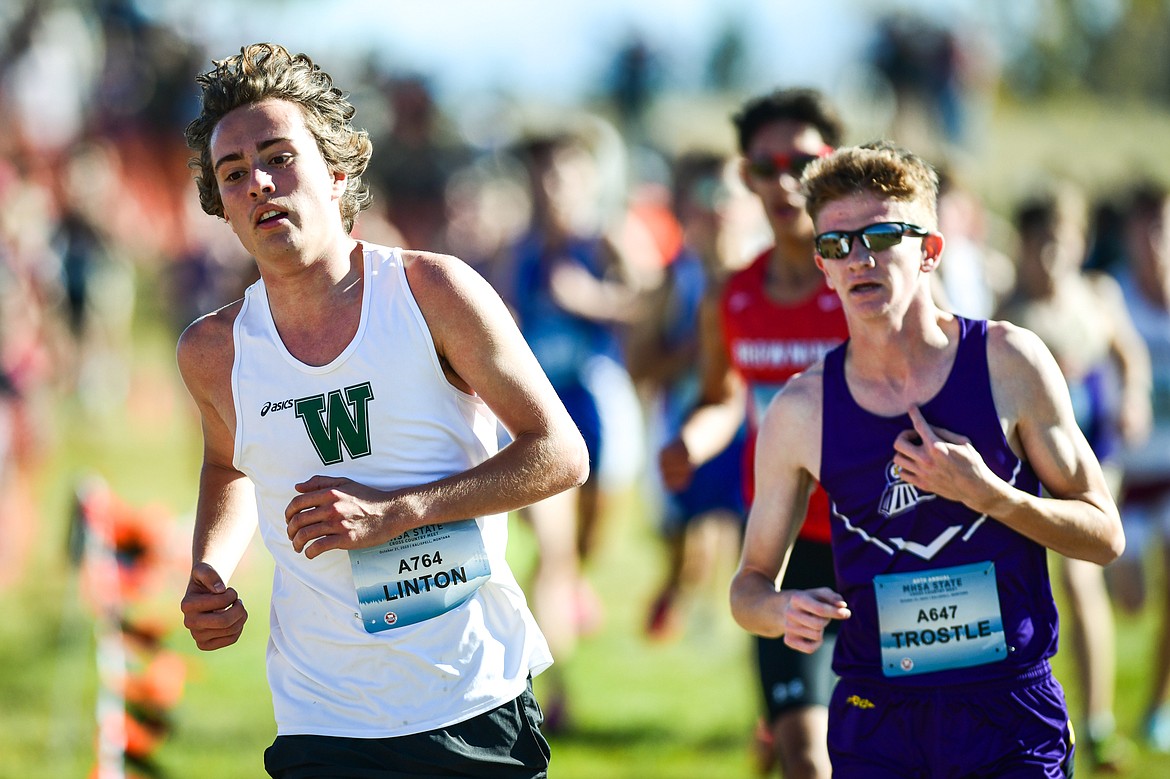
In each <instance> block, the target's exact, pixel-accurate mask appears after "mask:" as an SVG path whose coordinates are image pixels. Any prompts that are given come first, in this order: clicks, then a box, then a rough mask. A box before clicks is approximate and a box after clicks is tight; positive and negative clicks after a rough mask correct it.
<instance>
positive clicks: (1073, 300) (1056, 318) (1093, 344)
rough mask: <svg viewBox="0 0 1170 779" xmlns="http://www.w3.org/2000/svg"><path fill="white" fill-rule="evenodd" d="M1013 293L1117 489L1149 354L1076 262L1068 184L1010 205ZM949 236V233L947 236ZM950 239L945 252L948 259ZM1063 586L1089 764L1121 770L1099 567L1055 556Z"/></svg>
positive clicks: (1078, 199) (1144, 404)
mask: <svg viewBox="0 0 1170 779" xmlns="http://www.w3.org/2000/svg"><path fill="white" fill-rule="evenodd" d="M1015 227H1016V230H1017V232H1018V235H1019V250H1018V275H1017V284H1016V289H1015V292H1014V293H1013V294H1012V295H1011V296H1010V297H1009V299H1008V300H1007V301H1006V303H1005V304H1004V306H1003V308H1002V309H1001V310H1000V311H999V313H998V314H997V318H1000V319H1007V320H1009V321H1011V322H1013V323H1015V324H1017V325H1020V326H1021V327H1025V328H1028V329H1029V330H1032V331H1033V332H1035V333H1036V334H1037V335H1038V336H1040V338H1041V340H1043V341H1044V343H1045V344H1046V345H1047V346H1048V348H1049V349H1050V350H1051V351H1052V354H1053V356H1054V357H1055V358H1056V362H1057V364H1058V365H1059V366H1060V369H1061V372H1062V373H1063V374H1064V378H1065V380H1066V381H1067V382H1068V386H1069V392H1070V394H1071V396H1072V400H1073V412H1074V413H1075V415H1076V420H1077V425H1078V427H1080V429H1081V432H1083V433H1084V434H1085V437H1086V438H1087V439H1088V441H1089V444H1090V446H1092V448H1093V452H1094V453H1095V454H1096V455H1097V459H1098V460H1100V462H1101V467H1102V469H1103V470H1104V472H1105V476H1106V478H1107V479H1108V481H1109V488H1110V491H1111V492H1112V493H1113V494H1114V495H1119V494H1120V491H1121V470H1120V468H1119V467H1118V464H1117V455H1118V452H1119V449H1120V447H1121V445H1122V444H1124V445H1129V446H1134V445H1138V444H1140V443H1141V442H1142V441H1144V440H1145V438H1146V436H1148V435H1149V428H1150V402H1149V391H1150V360H1149V354H1148V353H1147V351H1146V346H1145V344H1144V343H1143V342H1142V339H1141V336H1139V335H1138V333H1137V331H1136V330H1135V329H1134V326H1133V322H1132V321H1131V320H1130V318H1129V314H1128V312H1127V311H1126V306H1125V301H1124V299H1123V298H1122V296H1121V290H1120V289H1119V288H1118V285H1117V282H1116V281H1115V280H1114V279H1113V278H1112V277H1111V276H1107V275H1105V274H1103V273H1100V272H1085V271H1084V270H1083V269H1082V265H1083V263H1084V260H1085V249H1086V242H1087V237H1086V235H1087V230H1088V204H1087V201H1086V199H1085V197H1084V195H1083V193H1082V192H1081V191H1080V190H1079V189H1078V188H1076V187H1075V186H1073V185H1071V184H1063V185H1059V186H1054V187H1052V188H1050V189H1049V190H1048V191H1045V192H1043V193H1041V194H1038V195H1036V196H1034V197H1031V198H1028V199H1026V200H1024V201H1023V202H1022V203H1020V204H1019V205H1018V207H1017V209H1016V216H1015ZM948 237H949V236H948ZM950 248H951V247H950V244H949V242H948V245H947V250H948V253H947V257H948V260H949V259H950ZM1060 562H1061V573H1062V578H1063V582H1064V586H1065V590H1066V593H1067V595H1068V606H1069V617H1070V620H1069V621H1070V623H1071V624H1070V628H1071V633H1070V635H1071V637H1072V650H1073V659H1074V662H1075V664H1076V666H1077V674H1078V679H1077V681H1078V683H1079V684H1080V685H1081V695H1082V708H1081V712H1080V715H1081V721H1082V728H1079V729H1078V732H1079V733H1081V734H1082V737H1081V738H1080V739H1079V740H1078V746H1079V747H1082V748H1084V749H1085V750H1086V753H1087V756H1088V759H1089V761H1090V762H1091V763H1092V764H1093V766H1094V768H1095V769H1099V770H1102V771H1110V772H1116V771H1120V770H1123V769H1124V767H1125V764H1126V762H1127V759H1128V758H1129V757H1130V756H1131V755H1130V752H1131V750H1130V747H1129V745H1128V743H1127V742H1125V741H1124V740H1123V739H1122V738H1121V737H1120V736H1119V735H1118V734H1117V733H1116V721H1115V719H1114V714H1113V704H1114V687H1115V679H1116V635H1115V631H1114V623H1113V611H1112V606H1111V604H1110V601H1109V594H1108V592H1107V590H1106V587H1105V576H1104V570H1103V569H1102V567H1101V566H1099V565H1097V564H1095V563H1091V562H1087V561H1085V560H1076V559H1073V558H1069V557H1064V556H1060Z"/></svg>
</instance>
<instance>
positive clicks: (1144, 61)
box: [1002, 0, 1170, 104]
mask: <svg viewBox="0 0 1170 779" xmlns="http://www.w3.org/2000/svg"><path fill="white" fill-rule="evenodd" d="M1037 6H1038V8H1037V14H1038V15H1037V17H1036V19H1035V23H1034V24H1033V25H1031V29H1030V31H1029V33H1028V34H1027V38H1028V39H1027V40H1026V45H1024V46H1022V47H1021V48H1020V49H1019V50H1018V52H1017V53H1016V56H1011V57H1009V58H1008V59H1007V61H1005V63H1004V78H1003V82H1002V83H1003V87H1004V89H1005V90H1006V91H1007V93H1008V94H1009V95H1011V96H1014V97H1017V98H1021V99H1026V98H1032V97H1043V96H1052V95H1059V94H1067V93H1070V92H1081V91H1085V90H1087V91H1088V92H1090V93H1092V94H1095V95H1099V96H1101V97H1107V98H1131V99H1141V100H1150V101H1154V102H1156V103H1159V104H1170V2H1167V0H1040V2H1038V4H1037Z"/></svg>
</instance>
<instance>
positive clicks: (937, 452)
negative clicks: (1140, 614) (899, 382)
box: [895, 322, 1125, 565]
mask: <svg viewBox="0 0 1170 779" xmlns="http://www.w3.org/2000/svg"><path fill="white" fill-rule="evenodd" d="M987 348H988V365H989V367H990V371H991V382H992V392H993V394H994V396H995V406H996V409H997V410H998V412H999V415H1000V418H1001V419H1002V420H1004V425H1005V428H1006V434H1007V436H1008V441H1009V442H1011V444H1012V446H1013V448H1015V449H1016V450H1017V453H1019V454H1020V455H1021V456H1022V457H1023V459H1025V460H1027V461H1028V462H1029V463H1030V464H1031V466H1032V468H1033V469H1034V470H1035V471H1036V475H1037V476H1038V477H1039V478H1040V482H1041V483H1042V484H1043V485H1044V487H1045V488H1046V489H1047V490H1048V493H1049V494H1050V495H1051V496H1052V497H1036V496H1034V495H1030V494H1028V493H1026V492H1024V491H1022V490H1019V489H1016V488H1015V487H1013V486H1011V485H1010V484H1008V483H1007V482H1005V481H1004V480H1003V479H1001V478H999V477H998V476H997V475H996V474H995V473H993V472H992V471H991V469H990V468H988V467H987V465H986V463H984V461H983V459H982V457H980V455H979V453H978V452H976V451H975V449H974V448H973V447H972V446H971V444H970V442H969V441H968V440H967V439H966V438H965V437H963V436H957V435H955V434H954V433H953V432H951V431H947V430H942V429H937V428H931V427H930V426H929V425H927V424H926V422H925V420H924V419H923V418H922V415H921V413H919V412H918V410H917V409H911V411H910V413H911V419H912V420H914V424H915V430H914V434H915V435H916V436H917V437H918V438H920V439H921V441H915V440H911V439H912V436H911V435H910V434H909V431H908V432H907V433H904V434H903V435H902V436H900V437H899V438H898V440H897V442H896V443H895V449H896V451H897V452H898V454H897V455H896V457H895V463H897V464H898V465H899V467H901V468H902V477H903V478H904V479H905V480H906V482H907V483H909V484H913V485H914V486H915V487H918V488H919V489H924V490H927V491H929V492H933V493H935V494H937V495H941V496H942V497H944V498H949V499H951V500H956V501H959V502H961V503H963V504H965V505H967V506H969V507H970V508H972V509H974V510H976V511H978V512H980V513H984V514H987V515H988V516H989V517H992V518H994V519H996V520H998V521H1000V522H1003V523H1004V524H1006V525H1008V526H1009V527H1011V528H1013V529H1014V530H1016V531H1018V532H1019V533H1021V534H1022V535H1024V536H1027V537H1028V538H1030V539H1032V540H1033V541H1036V542H1037V543H1039V544H1042V545H1044V546H1046V547H1048V548H1049V549H1052V550H1053V551H1055V552H1058V553H1060V554H1063V555H1065V556H1068V557H1075V558H1078V559H1082V560H1089V561H1091V562H1095V563H1099V564H1101V565H1105V564H1108V563H1110V562H1112V561H1113V560H1114V559H1116V558H1117V556H1118V555H1120V554H1121V552H1122V550H1123V549H1124V548H1125V537H1124V535H1123V534H1122V530H1121V520H1120V518H1119V516H1118V512H1117V507H1116V505H1115V504H1114V502H1113V498H1112V497H1111V495H1110V492H1109V488H1108V486H1107V483H1106V480H1105V476H1104V474H1103V473H1102V471H1101V466H1100V463H1098V461H1097V458H1096V456H1095V455H1094V454H1093V450H1092V449H1091V448H1090V447H1089V443H1088V442H1087V441H1086V440H1085V436H1084V434H1082V433H1081V431H1080V428H1078V427H1077V424H1076V420H1075V419H1074V417H1073V410H1072V402H1071V400H1070V399H1069V393H1068V387H1067V385H1066V384H1065V381H1064V377H1063V375H1062V374H1061V372H1060V368H1059V366H1057V364H1056V360H1055V359H1054V358H1053V357H1052V353H1051V352H1049V351H1048V348H1047V347H1046V346H1045V345H1044V344H1043V342H1042V341H1041V340H1040V339H1039V337H1037V336H1036V335H1035V334H1034V333H1032V332H1031V331H1029V330H1025V329H1023V328H1019V327H1016V326H1014V325H1011V324H1008V323H1006V322H993V323H991V324H990V326H989V330H988V340H987Z"/></svg>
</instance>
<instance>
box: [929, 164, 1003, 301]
mask: <svg viewBox="0 0 1170 779" xmlns="http://www.w3.org/2000/svg"><path fill="white" fill-rule="evenodd" d="M938 171H939V192H938V223H939V231H940V232H941V233H942V234H943V235H945V236H946V237H947V260H946V262H944V263H941V264H940V265H939V267H938V270H937V271H936V272H935V275H936V279H935V283H936V284H938V285H941V287H942V289H941V290H936V291H937V292H939V294H938V295H937V296H936V297H937V299H939V300H945V301H947V302H948V303H949V309H948V310H950V311H952V312H953V313H956V314H959V315H960V316H965V317H969V318H972V319H988V318H990V317H991V315H992V314H993V313H994V312H995V310H996V308H997V307H998V306H999V304H1000V302H1001V301H1002V300H1003V299H1004V297H1005V296H1006V295H1007V294H1008V293H1009V292H1010V291H1011V290H1012V288H1013V287H1014V285H1015V280H1016V269H1015V267H1014V266H1013V264H1012V261H1011V258H1009V257H1008V256H1007V255H1006V254H1004V253H1003V252H1001V251H999V250H998V249H996V248H995V247H994V246H993V245H992V240H991V239H992V235H993V224H992V216H991V214H989V213H988V211H987V209H986V208H985V207H984V205H983V201H982V200H981V199H980V198H979V197H978V196H977V195H976V194H975V193H974V192H972V191H971V190H970V189H969V188H968V187H967V186H966V185H965V184H964V183H963V182H962V181H961V180H960V179H959V177H958V176H957V175H956V173H955V172H954V171H953V170H951V169H948V168H946V167H940V168H939V169H938Z"/></svg>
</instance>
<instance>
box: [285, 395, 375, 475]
mask: <svg viewBox="0 0 1170 779" xmlns="http://www.w3.org/2000/svg"><path fill="white" fill-rule="evenodd" d="M343 393H344V396H345V397H344V398H343V397H342V394H343ZM373 399H374V391H373V390H372V389H371V388H370V383H369V382H368V381H367V382H366V383H365V384H355V385H354V386H352V387H346V388H345V389H343V390H333V391H332V392H330V393H329V394H328V395H310V396H309V397H307V398H297V400H296V401H294V403H293V408H294V409H295V410H296V414H297V416H298V417H299V418H300V419H301V420H302V421H304V423H305V430H306V431H307V432H308V434H309V438H310V439H312V441H313V446H315V447H316V448H317V454H318V455H320V456H321V462H323V463H325V464H326V465H333V464H334V463H339V462H341V459H342V457H341V447H342V446H344V447H345V449H346V451H347V452H349V456H350V457H351V458H358V457H365V456H366V455H368V454H369V453H370V425H369V414H368V412H367V409H368V407H369V405H370V401H371V400H373ZM351 409H352V411H351Z"/></svg>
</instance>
